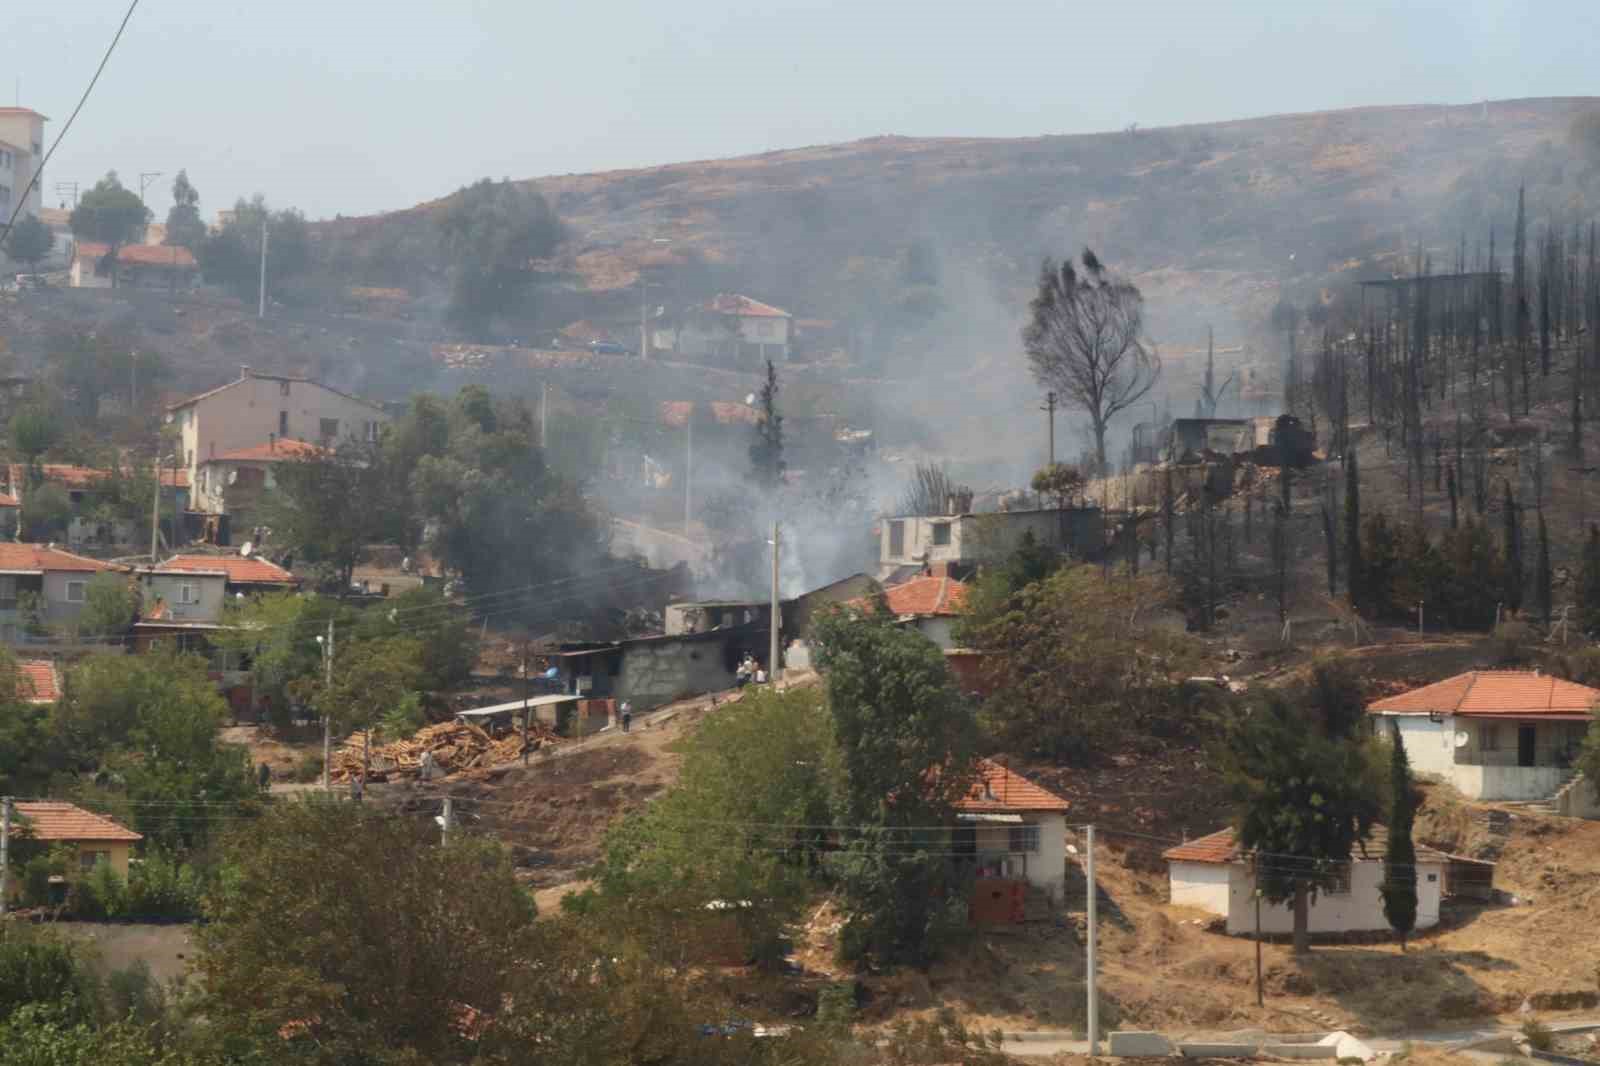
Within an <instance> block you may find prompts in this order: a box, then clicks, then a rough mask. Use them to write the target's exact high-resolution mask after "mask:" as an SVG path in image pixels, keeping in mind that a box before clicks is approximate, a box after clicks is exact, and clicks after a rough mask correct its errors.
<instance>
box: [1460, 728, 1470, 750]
mask: <svg viewBox="0 0 1600 1066" xmlns="http://www.w3.org/2000/svg"><path fill="white" fill-rule="evenodd" d="M1470 743H1472V738H1471V737H1469V736H1467V734H1466V733H1465V732H1464V731H1463V730H1460V729H1458V730H1456V747H1458V748H1464V747H1466V746H1467V745H1468V744H1470Z"/></svg>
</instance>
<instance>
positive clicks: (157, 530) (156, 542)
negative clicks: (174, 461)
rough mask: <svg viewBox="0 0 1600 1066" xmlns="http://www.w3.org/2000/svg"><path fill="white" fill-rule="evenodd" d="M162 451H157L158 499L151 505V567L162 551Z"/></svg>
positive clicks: (158, 449)
mask: <svg viewBox="0 0 1600 1066" xmlns="http://www.w3.org/2000/svg"><path fill="white" fill-rule="evenodd" d="M160 541H161V449H160V448H157V449H156V498H155V499H154V500H153V501H151V505H150V565H151V566H154V565H156V561H157V560H158V559H159V558H160V555H159V554H158V553H159V552H160V551H161V545H160Z"/></svg>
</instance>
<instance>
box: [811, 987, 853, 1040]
mask: <svg viewBox="0 0 1600 1066" xmlns="http://www.w3.org/2000/svg"><path fill="white" fill-rule="evenodd" d="M855 1016H856V983H855V982H854V981H840V982H838V983H837V984H831V985H828V986H826V987H825V988H823V989H822V991H820V992H818V993H817V1024H818V1025H820V1026H822V1027H823V1028H825V1029H835V1030H843V1029H848V1028H849V1027H850V1023H851V1022H852V1021H854V1020H855Z"/></svg>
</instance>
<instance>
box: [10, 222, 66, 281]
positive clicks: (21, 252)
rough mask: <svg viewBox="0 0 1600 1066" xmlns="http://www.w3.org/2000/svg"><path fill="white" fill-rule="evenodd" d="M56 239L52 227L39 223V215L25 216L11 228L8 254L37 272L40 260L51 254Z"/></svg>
mask: <svg viewBox="0 0 1600 1066" xmlns="http://www.w3.org/2000/svg"><path fill="white" fill-rule="evenodd" d="M55 243H56V239H55V237H54V235H52V234H51V232H50V227H49V226H46V225H45V224H44V223H43V222H40V221H39V218H38V216H37V215H34V214H31V213H29V214H25V215H23V216H22V217H21V218H19V219H18V220H17V222H16V225H14V226H12V227H11V233H10V234H9V235H8V236H7V237H6V254H7V255H9V256H10V257H11V258H12V259H15V260H16V261H17V262H19V263H22V264H25V265H26V266H27V268H28V269H29V270H37V269H38V267H39V262H40V260H42V259H44V258H45V257H46V256H48V255H49V254H50V249H52V248H54V247H55Z"/></svg>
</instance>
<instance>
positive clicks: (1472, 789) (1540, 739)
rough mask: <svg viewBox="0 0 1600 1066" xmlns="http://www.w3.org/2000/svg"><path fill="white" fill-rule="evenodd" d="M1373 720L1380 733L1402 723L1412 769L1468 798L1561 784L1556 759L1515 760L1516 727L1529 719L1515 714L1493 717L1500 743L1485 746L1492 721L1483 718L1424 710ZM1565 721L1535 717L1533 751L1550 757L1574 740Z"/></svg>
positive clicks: (1530, 795) (1526, 794)
mask: <svg viewBox="0 0 1600 1066" xmlns="http://www.w3.org/2000/svg"><path fill="white" fill-rule="evenodd" d="M1375 724H1376V725H1377V727H1378V731H1379V733H1380V735H1381V734H1386V733H1387V731H1388V730H1389V728H1390V726H1391V724H1398V725H1399V727H1400V736H1401V737H1402V738H1403V739H1404V740H1405V745H1406V755H1407V756H1408V757H1409V758H1410V759H1411V769H1412V771H1413V772H1415V773H1418V774H1428V775H1431V776H1434V777H1437V778H1439V779H1440V780H1442V781H1446V782H1448V783H1450V784H1452V785H1454V786H1455V787H1456V788H1457V789H1458V790H1459V791H1460V792H1461V794H1462V795H1464V796H1467V797H1468V798H1470V799H1484V800H1531V799H1546V798H1548V797H1549V796H1551V795H1553V794H1554V793H1555V791H1556V790H1557V789H1558V788H1560V787H1561V783H1562V781H1563V780H1564V779H1565V777H1566V774H1567V772H1566V770H1565V769H1563V768H1561V767H1558V766H1553V765H1544V766H1518V765H1516V761H1517V730H1518V727H1519V726H1521V725H1523V724H1525V723H1522V722H1518V721H1516V720H1514V719H1513V720H1507V721H1503V722H1499V723H1494V724H1495V725H1497V730H1496V731H1497V734H1498V738H1499V746H1498V747H1497V748H1496V749H1495V750H1493V751H1485V750H1483V748H1482V746H1481V745H1482V743H1483V729H1484V727H1485V725H1486V724H1488V723H1486V722H1485V720H1484V719H1463V718H1457V717H1455V716H1454V715H1448V716H1445V717H1444V719H1443V720H1442V721H1439V722H1430V721H1429V720H1428V716H1427V715H1425V714H1422V715H1417V714H1411V715H1380V716H1378V718H1377V721H1376V723H1375ZM1565 726H1566V723H1563V722H1539V723H1536V726H1535V727H1536V730H1537V732H1536V734H1535V736H1536V744H1535V749H1534V751H1535V757H1536V758H1537V759H1538V760H1539V761H1540V762H1543V763H1549V762H1552V761H1553V757H1554V753H1555V751H1556V750H1557V749H1559V748H1562V747H1563V746H1564V745H1565V744H1566V743H1568V742H1570V740H1571V738H1570V737H1569V736H1568V735H1567V734H1566V732H1565ZM1457 732H1462V733H1465V734H1466V735H1467V743H1466V744H1465V745H1463V746H1461V747H1457V746H1456V742H1455V736H1456V733H1457ZM1458 760H1459V761H1458ZM1484 764H1489V765H1484Z"/></svg>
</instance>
